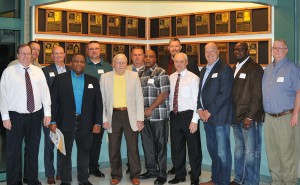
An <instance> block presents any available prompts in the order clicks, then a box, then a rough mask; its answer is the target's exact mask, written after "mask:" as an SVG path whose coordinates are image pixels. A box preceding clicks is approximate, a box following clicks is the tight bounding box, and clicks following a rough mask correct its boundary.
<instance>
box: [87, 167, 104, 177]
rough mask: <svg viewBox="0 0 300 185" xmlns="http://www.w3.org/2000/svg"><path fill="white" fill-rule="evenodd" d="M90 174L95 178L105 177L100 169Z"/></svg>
mask: <svg viewBox="0 0 300 185" xmlns="http://www.w3.org/2000/svg"><path fill="white" fill-rule="evenodd" d="M89 174H91V175H94V176H95V177H100V178H101V177H105V175H104V173H102V172H101V171H100V170H99V169H97V170H93V171H90V172H89Z"/></svg>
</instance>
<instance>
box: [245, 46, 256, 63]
mask: <svg viewBox="0 0 300 185" xmlns="http://www.w3.org/2000/svg"><path fill="white" fill-rule="evenodd" d="M247 44H248V48H249V55H250V57H251V59H252V60H253V61H254V62H257V42H247Z"/></svg>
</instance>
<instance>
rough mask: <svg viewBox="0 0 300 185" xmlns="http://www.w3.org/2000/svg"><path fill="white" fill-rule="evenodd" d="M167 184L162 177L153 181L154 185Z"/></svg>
mask: <svg viewBox="0 0 300 185" xmlns="http://www.w3.org/2000/svg"><path fill="white" fill-rule="evenodd" d="M166 182H167V179H166V178H164V177H157V179H156V180H155V181H154V184H157V185H163V184H165V183H166Z"/></svg>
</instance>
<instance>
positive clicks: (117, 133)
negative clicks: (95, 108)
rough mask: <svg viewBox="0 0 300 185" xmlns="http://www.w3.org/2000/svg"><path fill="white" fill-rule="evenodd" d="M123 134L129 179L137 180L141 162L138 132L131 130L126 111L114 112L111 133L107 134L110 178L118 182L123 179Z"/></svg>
mask: <svg viewBox="0 0 300 185" xmlns="http://www.w3.org/2000/svg"><path fill="white" fill-rule="evenodd" d="M135 124H136V123H135ZM123 132H124V135H125V140H126V145H127V150H128V162H129V165H130V179H133V178H135V179H139V177H140V173H141V161H140V156H139V150H138V132H137V131H136V132H134V131H133V130H132V128H131V126H130V123H129V118H128V112H127V111H114V112H113V115H112V133H109V134H108V139H109V144H108V148H109V161H110V167H111V177H112V178H113V179H118V180H121V179H122V177H123V175H122V161H121V152H120V147H121V141H122V135H123Z"/></svg>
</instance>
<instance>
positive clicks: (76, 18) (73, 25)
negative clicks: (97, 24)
mask: <svg viewBox="0 0 300 185" xmlns="http://www.w3.org/2000/svg"><path fill="white" fill-rule="evenodd" d="M68 32H72V33H82V14H81V13H80V12H68Z"/></svg>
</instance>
